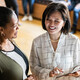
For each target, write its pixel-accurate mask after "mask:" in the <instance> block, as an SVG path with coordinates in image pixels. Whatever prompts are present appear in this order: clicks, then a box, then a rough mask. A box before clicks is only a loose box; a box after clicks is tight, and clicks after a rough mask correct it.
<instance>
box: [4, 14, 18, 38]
mask: <svg viewBox="0 0 80 80" xmlns="http://www.w3.org/2000/svg"><path fill="white" fill-rule="evenodd" d="M17 30H18V19H17V16H16V14H15V13H13V15H12V17H11V20H10V23H7V24H6V26H5V28H3V32H4V34H5V38H7V39H12V38H16V37H17Z"/></svg>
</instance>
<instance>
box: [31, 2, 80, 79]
mask: <svg viewBox="0 0 80 80" xmlns="http://www.w3.org/2000/svg"><path fill="white" fill-rule="evenodd" d="M70 23H71V22H70V16H69V10H68V8H67V6H65V5H64V4H62V3H51V4H49V5H48V6H47V8H46V9H45V10H44V12H43V16H42V27H43V29H44V30H46V32H45V33H44V34H42V35H40V36H38V37H37V38H35V39H34V40H33V43H32V49H31V54H30V68H31V72H32V74H34V75H35V76H36V78H37V80H80V40H79V38H78V37H77V36H75V35H73V34H71V33H70V28H71V24H70Z"/></svg>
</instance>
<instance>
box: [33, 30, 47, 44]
mask: <svg viewBox="0 0 80 80" xmlns="http://www.w3.org/2000/svg"><path fill="white" fill-rule="evenodd" d="M47 37H48V33H47V32H46V33H44V34H42V35H40V36H38V37H36V38H35V39H34V40H33V41H34V42H38V43H39V42H43V41H45V39H46V38H47Z"/></svg>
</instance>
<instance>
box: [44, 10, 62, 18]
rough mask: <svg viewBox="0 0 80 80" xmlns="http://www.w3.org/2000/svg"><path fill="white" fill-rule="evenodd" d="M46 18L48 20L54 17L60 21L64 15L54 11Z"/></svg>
mask: <svg viewBox="0 0 80 80" xmlns="http://www.w3.org/2000/svg"><path fill="white" fill-rule="evenodd" d="M46 17H47V18H51V17H53V18H60V19H62V15H61V13H60V12H59V11H54V12H52V13H51V14H48V15H47V16H46Z"/></svg>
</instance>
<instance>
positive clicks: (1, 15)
mask: <svg viewBox="0 0 80 80" xmlns="http://www.w3.org/2000/svg"><path fill="white" fill-rule="evenodd" d="M18 29H19V28H18V19H17V16H16V14H15V13H14V11H12V10H11V9H9V8H6V7H0V80H33V77H32V75H31V76H27V74H28V70H29V63H28V60H27V57H26V56H25V55H24V53H23V52H22V51H21V50H20V49H19V48H18V47H17V46H16V45H15V44H14V43H13V42H12V41H11V40H12V39H13V38H16V37H17V32H18Z"/></svg>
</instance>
